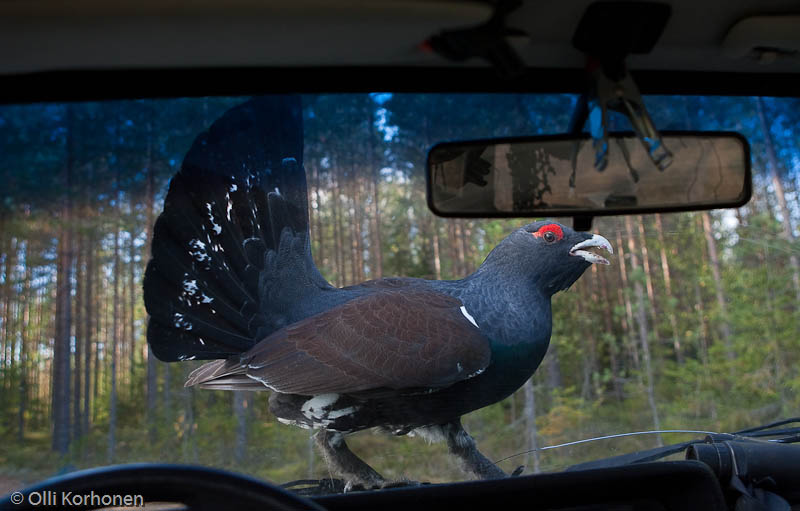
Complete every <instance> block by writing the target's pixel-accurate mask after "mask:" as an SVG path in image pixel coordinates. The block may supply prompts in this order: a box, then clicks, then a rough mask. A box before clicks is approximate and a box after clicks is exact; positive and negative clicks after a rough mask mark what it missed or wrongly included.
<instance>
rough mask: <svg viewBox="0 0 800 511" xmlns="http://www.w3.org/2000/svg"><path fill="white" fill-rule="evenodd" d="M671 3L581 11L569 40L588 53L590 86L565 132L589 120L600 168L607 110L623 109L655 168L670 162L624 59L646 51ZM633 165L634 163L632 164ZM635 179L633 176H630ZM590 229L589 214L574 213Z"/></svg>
mask: <svg viewBox="0 0 800 511" xmlns="http://www.w3.org/2000/svg"><path fill="white" fill-rule="evenodd" d="M670 14H671V7H670V6H669V5H668V4H663V3H643V2H598V3H594V4H592V5H590V6H589V7H588V8H587V9H586V12H585V13H584V14H583V17H582V18H581V21H580V23H579V24H578V28H577V29H576V30H575V34H574V35H573V36H572V45H573V46H574V47H575V48H577V49H578V50H580V51H582V52H583V53H584V54H585V55H586V73H587V75H588V78H589V88H588V91H587V92H585V93H583V94H582V95H581V96H580V97H579V99H578V102H577V104H576V105H575V110H574V112H573V114H572V118H571V119H570V126H569V133H570V134H572V135H578V134H580V133H581V132H582V131H583V127H584V125H585V124H586V122H587V121H589V131H590V133H591V135H592V142H593V145H594V150H595V162H594V166H595V169H597V171H598V172H602V171H604V170H605V168H606V166H607V165H608V150H609V144H608V133H609V131H610V129H609V117H608V111H609V110H613V111H616V112H619V113H621V114H623V115H625V116H626V117H627V118H628V120H629V121H630V123H631V126H632V127H633V130H634V132H635V133H636V135H637V137H638V138H639V140H640V142H641V143H642V145H643V146H644V147H645V149H646V150H647V152H648V154H649V156H650V158H651V160H652V161H653V163H654V164H655V165H656V166H657V167H658V169H659V170H662V171H663V170H664V169H665V168H667V167H668V166H669V165H670V163H672V153H671V152H670V151H669V149H667V147H666V146H665V145H664V143H663V141H662V139H661V135H660V134H659V132H658V130H656V128H655V126H654V125H653V121H652V119H651V118H650V115H649V114H648V113H647V109H646V108H645V106H644V102H643V101H642V96H641V94H640V93H639V88H638V87H637V86H636V83H635V82H634V81H633V78H632V77H631V76H630V74H629V73H628V70H627V66H626V65H625V60H626V58H627V56H628V55H629V54H632V53H638V54H642V53H650V51H651V50H652V49H653V47H654V46H655V44H656V42H657V41H658V39H659V38H660V37H661V33H662V32H663V31H664V27H665V26H666V24H667V20H668V19H669V16H670ZM576 160H577V147H576V149H575V151H573V158H572V170H573V173H572V176H571V177H570V187H572V188H574V187H575V172H576V164H577V163H576ZM631 171H633V169H631ZM632 177H633V178H634V180H637V178H636V177H635V176H632ZM573 222H574V224H575V226H576V230H578V226H581V227H584V226H586V229H587V230H588V228H589V227H588V226H591V218H590V217H588V220H587V218H586V217H584V218H583V219H582V220H579V219H578V218H577V217H576V218H575V219H574V221H573Z"/></svg>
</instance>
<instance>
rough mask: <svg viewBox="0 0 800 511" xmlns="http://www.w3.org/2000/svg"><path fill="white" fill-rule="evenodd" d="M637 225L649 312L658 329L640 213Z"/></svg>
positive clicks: (648, 257) (648, 258)
mask: <svg viewBox="0 0 800 511" xmlns="http://www.w3.org/2000/svg"><path fill="white" fill-rule="evenodd" d="M637 224H638V225H637V227H638V230H639V247H640V249H641V251H642V268H643V269H644V283H645V289H646V290H647V300H648V301H649V302H650V306H649V307H648V312H649V313H650V321H651V322H652V324H653V329H654V330H656V329H657V327H658V323H657V319H658V312H657V310H656V309H657V307H656V296H655V291H654V289H653V277H652V274H651V273H650V255H649V252H648V251H647V235H646V233H645V228H644V217H643V216H641V215H639V217H638V222H637Z"/></svg>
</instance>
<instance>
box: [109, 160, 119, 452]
mask: <svg viewBox="0 0 800 511" xmlns="http://www.w3.org/2000/svg"><path fill="white" fill-rule="evenodd" d="M119 189H120V170H119V167H117V183H116V193H115V196H116V205H115V209H116V221H115V222H114V224H113V229H114V256H113V265H114V268H113V279H114V288H113V289H114V290H113V298H112V313H111V336H112V339H113V341H112V342H113V345H112V348H111V369H110V371H111V399H110V401H111V404H110V406H109V412H108V462H109V463H113V461H114V450H115V449H116V429H117V363H118V358H119V344H120V324H119V313H120V293H119V284H120V282H119V281H120V278H121V276H122V269H121V268H120V257H119V231H120V228H121V226H120V213H121V206H120V201H121V199H122V194H121V193H120V191H119Z"/></svg>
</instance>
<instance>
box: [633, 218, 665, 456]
mask: <svg viewBox="0 0 800 511" xmlns="http://www.w3.org/2000/svg"><path fill="white" fill-rule="evenodd" d="M625 231H626V232H627V235H628V251H629V252H630V256H631V268H632V269H633V271H636V270H637V269H638V268H639V256H638V254H637V253H636V247H635V245H634V241H633V227H632V226H631V217H630V216H626V217H625ZM633 290H634V293H635V295H636V305H637V307H636V322H637V323H638V325H639V340H640V342H641V345H642V361H643V362H644V371H645V386H646V387H645V390H646V391H647V402H648V404H649V405H650V413H651V414H652V417H653V427H654V428H655V429H656V430H660V429H661V421H660V420H659V417H658V407H657V406H656V398H655V381H654V380H655V379H654V376H653V368H652V365H651V363H650V341H649V339H648V333H647V311H646V309H645V300H644V289H642V283H641V282H639V280H638V279H637V280H634V282H633ZM656 443H657V444H658V446H659V447H661V446H662V445H664V442H663V439H662V438H661V435H660V434H658V435H656Z"/></svg>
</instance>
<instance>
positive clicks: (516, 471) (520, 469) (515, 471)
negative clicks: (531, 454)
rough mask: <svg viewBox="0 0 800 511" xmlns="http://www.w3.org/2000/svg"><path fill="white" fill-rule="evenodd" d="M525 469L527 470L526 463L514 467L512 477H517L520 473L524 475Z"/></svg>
mask: <svg viewBox="0 0 800 511" xmlns="http://www.w3.org/2000/svg"><path fill="white" fill-rule="evenodd" d="M523 470H525V465H520V466H518V467H517V468H515V469H514V471H513V472H511V477H517V476H519V475H522V471H523Z"/></svg>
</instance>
